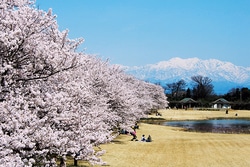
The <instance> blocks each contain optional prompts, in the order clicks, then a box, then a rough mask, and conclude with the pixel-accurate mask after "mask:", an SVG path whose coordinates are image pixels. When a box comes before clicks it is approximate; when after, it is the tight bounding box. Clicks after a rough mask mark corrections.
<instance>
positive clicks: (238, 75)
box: [122, 57, 250, 93]
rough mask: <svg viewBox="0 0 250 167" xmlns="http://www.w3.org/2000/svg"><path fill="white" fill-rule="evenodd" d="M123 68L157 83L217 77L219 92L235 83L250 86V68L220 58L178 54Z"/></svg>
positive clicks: (215, 80) (140, 77)
mask: <svg viewBox="0 0 250 167" xmlns="http://www.w3.org/2000/svg"><path fill="white" fill-rule="evenodd" d="M122 69H123V70H124V71H125V72H126V73H128V74H131V75H133V76H135V77H136V78H138V79H141V80H145V81H148V82H154V83H155V82H160V83H172V82H176V81H178V80H180V79H183V80H185V81H186V82H187V83H188V82H191V77H192V76H196V75H202V76H204V77H209V78H210V79H212V80H213V83H215V85H214V87H215V92H216V93H218V90H219V91H220V92H221V93H222V92H223V91H224V92H223V93H225V90H227V89H228V90H227V91H229V89H231V88H232V86H234V85H235V87H249V86H250V67H242V66H236V65H234V64H233V63H231V62H226V61H220V60H217V59H207V60H202V59H199V58H197V57H194V58H187V59H182V58H179V57H175V58H172V59H169V60H167V61H160V62H158V63H156V64H147V65H145V66H133V67H129V66H122ZM222 86H223V90H222V88H221V87H222ZM230 87H231V88H230Z"/></svg>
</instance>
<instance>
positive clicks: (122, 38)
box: [36, 0, 250, 67]
mask: <svg viewBox="0 0 250 167" xmlns="http://www.w3.org/2000/svg"><path fill="white" fill-rule="evenodd" d="M36 5H37V6H38V7H39V8H40V9H43V10H46V11H47V10H48V9H49V8H52V9H53V13H54V14H56V15H57V21H58V24H59V28H60V29H61V30H64V29H68V30H69V38H71V39H75V38H80V37H82V38H84V39H85V42H84V43H83V44H82V45H81V48H80V49H81V50H84V48H86V50H85V51H84V52H86V53H89V54H97V55H98V56H99V57H101V58H103V59H109V60H110V63H111V64H122V65H128V66H135V65H136V66H141V65H146V64H154V63H157V62H159V61H164V60H169V59H171V58H173V57H180V58H192V57H198V58H200V59H203V60H205V59H211V58H213V59H218V60H221V61H229V62H232V63H234V64H235V65H238V66H244V67H250V61H249V60H250V58H249V56H250V10H249V9H250V1H249V0H65V1H59V0H37V1H36Z"/></svg>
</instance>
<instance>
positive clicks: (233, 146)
mask: <svg viewBox="0 0 250 167" xmlns="http://www.w3.org/2000/svg"><path fill="white" fill-rule="evenodd" d="M234 112H236V111H231V112H229V114H228V115H227V117H229V116H230V117H231V116H232V117H234ZM161 113H162V114H163V116H162V117H164V118H166V119H170V118H171V119H204V118H207V117H213V116H214V115H215V116H216V117H222V116H225V113H224V112H217V113H214V112H207V111H205V112H204V111H203V112H194V111H173V110H168V111H162V112H161ZM237 113H239V115H241V116H242V117H249V118H250V111H240V112H239V111H237ZM153 117H154V116H153ZM139 125H140V129H139V130H137V135H138V138H139V139H140V137H141V135H142V134H145V135H146V137H147V136H148V135H149V134H150V135H151V136H152V139H153V142H151V143H146V142H140V141H137V142H136V141H130V139H131V138H132V137H131V136H129V135H120V136H119V137H118V138H117V139H116V140H114V141H113V142H112V143H110V144H106V145H102V146H101V148H102V149H105V150H106V151H107V152H106V154H105V155H104V156H103V157H102V159H103V160H104V161H106V162H107V166H111V167H178V166H179V167H201V166H202V167H217V166H218V167H243V166H244V167H245V166H250V156H249V153H250V135H249V134H215V133H195V132H184V131H181V130H180V129H179V128H173V127H167V126H160V125H151V124H144V123H140V124H139Z"/></svg>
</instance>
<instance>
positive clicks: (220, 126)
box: [163, 119, 250, 134]
mask: <svg viewBox="0 0 250 167" xmlns="http://www.w3.org/2000/svg"><path fill="white" fill-rule="evenodd" d="M163 125H166V126H173V127H182V128H184V130H186V131H195V132H212V133H246V134H250V120H249V119H248V120H247V119H211V120H195V121H168V122H164V123H163Z"/></svg>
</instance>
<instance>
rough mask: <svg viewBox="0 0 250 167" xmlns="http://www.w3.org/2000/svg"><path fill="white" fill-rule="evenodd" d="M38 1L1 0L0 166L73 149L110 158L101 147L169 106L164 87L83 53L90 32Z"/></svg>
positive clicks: (43, 160) (48, 159)
mask: <svg viewBox="0 0 250 167" xmlns="http://www.w3.org/2000/svg"><path fill="white" fill-rule="evenodd" d="M33 5H34V3H33V1H30V0H2V3H1V5H0V17H1V18H0V65H1V69H0V75H1V78H0V81H1V84H0V88H1V89H0V122H1V129H0V134H1V136H0V166H56V159H57V158H61V159H62V162H64V160H65V159H64V158H65V157H66V156H67V155H68V156H73V157H74V158H75V159H84V160H87V161H89V162H91V163H100V164H102V163H104V162H102V161H101V159H100V158H99V156H100V155H101V154H102V153H103V150H100V151H95V150H96V149H94V147H96V146H98V145H100V144H102V143H107V142H110V141H111V140H112V139H113V138H114V137H116V135H117V134H118V133H117V129H119V128H130V127H131V126H132V125H134V123H135V122H136V121H138V120H139V119H140V118H142V117H144V116H145V114H146V113H147V112H148V111H149V110H150V109H151V108H157V109H158V108H164V107H166V106H167V101H166V97H165V95H164V94H163V92H164V91H163V90H162V89H161V88H160V87H159V86H156V85H153V84H150V83H146V82H143V81H140V80H137V79H135V78H134V77H132V76H129V75H127V74H125V73H124V72H123V71H122V70H120V69H119V67H116V66H112V65H110V64H109V63H108V61H102V60H101V59H99V58H97V57H94V56H90V55H86V54H84V53H78V52H77V51H76V49H77V47H78V46H79V45H80V44H81V42H82V41H83V40H82V39H76V40H70V39H68V37H67V33H68V31H59V29H58V25H57V23H56V20H55V19H56V18H55V16H54V15H52V11H51V10H49V11H48V12H44V11H42V10H38V9H36V8H35V7H34V6H33Z"/></svg>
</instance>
